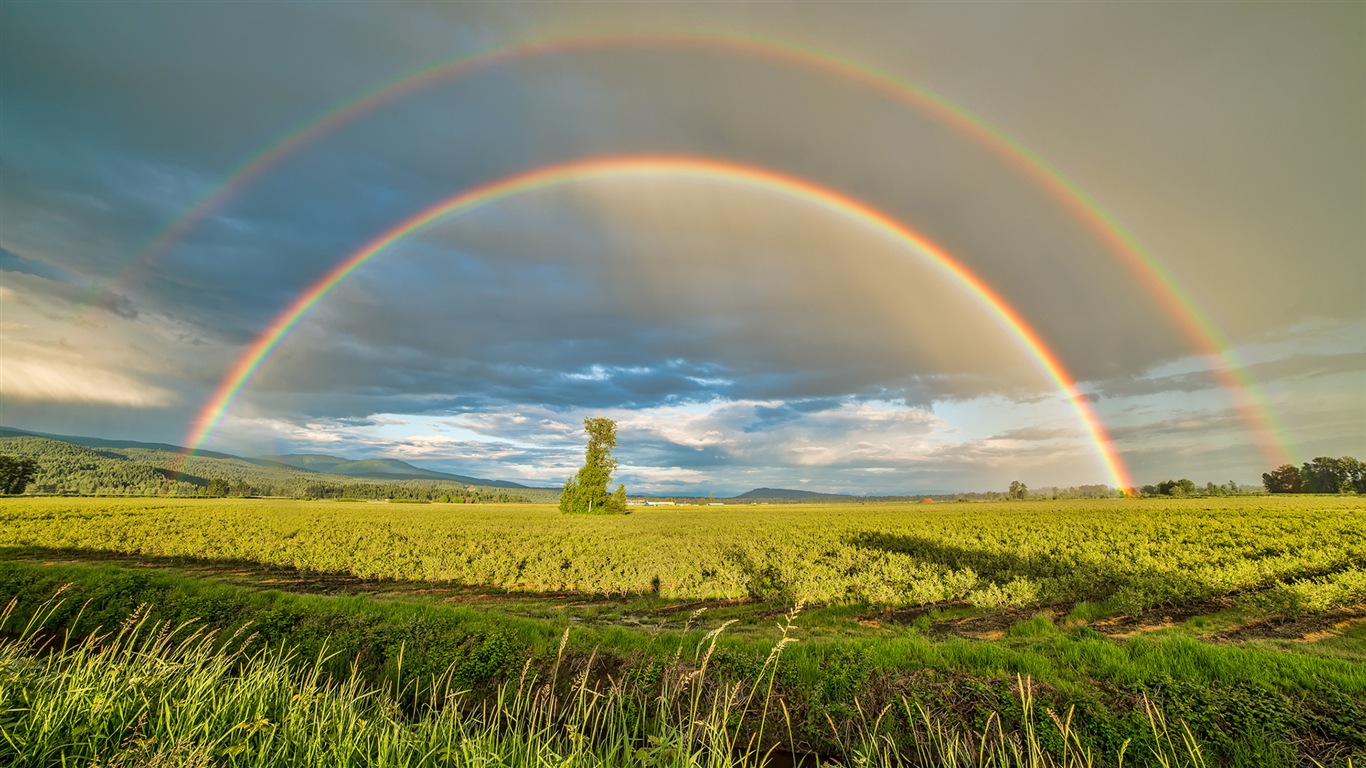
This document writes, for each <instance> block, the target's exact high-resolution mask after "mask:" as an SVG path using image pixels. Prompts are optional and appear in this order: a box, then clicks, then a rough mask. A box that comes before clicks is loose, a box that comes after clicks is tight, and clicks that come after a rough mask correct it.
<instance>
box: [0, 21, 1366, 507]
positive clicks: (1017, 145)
mask: <svg viewBox="0 0 1366 768" xmlns="http://www.w3.org/2000/svg"><path fill="white" fill-rule="evenodd" d="M493 51H500V53H496V54H491V53H490V52H493ZM462 61H463V62H465V63H463V64H460V63H459V62H462ZM438 65H444V69H439V70H434V69H433V67H436V66H438ZM422 72H434V73H435V74H431V75H428V76H422V75H420V74H419V75H418V77H416V78H415V79H413V78H411V77H410V76H412V75H413V74H414V73H422ZM405 78H408V79H406V80H405ZM394 83H399V85H397V86H392V87H388V89H387V90H380V89H385V88H386V86H390V85H391V84H394ZM374 93H378V94H379V95H378V96H371V97H367V94H374ZM329 115H330V116H331V117H330V118H329ZM1363 136H1366V5H1362V4H1358V3H1314V2H1294V3H1274V2H1269V3H1255V4H1250V3H1199V2H1195V3H1183V4H1138V3H1110V4H1076V3H1030V2H1020V3H866V4H864V3H857V2H840V3H819V2H811V3H779V2H764V3H672V2H662V3H650V4H639V3H613V2H592V3H573V2H565V3H554V4H549V3H469V4H456V3H434V4H391V3H337V4H317V3H279V4H275V3H193V4H190V3H146V2H136V3H123V2H117V0H115V1H113V2H100V3H95V2H70V3H51V2H42V3H38V2H11V1H9V0H0V424H3V425H5V426H9V427H16V428H21V429H28V430H35V431H41V432H47V433H56V434H74V435H86V436H97V437H106V438H116V439H129V440H145V441H156V442H168V443H174V444H178V445H192V447H202V448H210V449H214V450H220V451H227V452H231V453H237V454H240V455H272V454H284V453H327V454H332V455H338V456H345V457H348V458H372V457H388V458H397V459H403V460H406V461H411V462H413V463H415V464H418V465H419V466H423V467H428V468H432V469H438V470H445V471H452V472H458V473H461V474H466V475H474V476H479V477H487V478H495V479H503V480H514V481H520V482H525V483H528V484H532V485H545V486H551V485H558V484H560V483H562V482H563V481H564V479H565V478H566V477H568V476H569V475H570V474H572V473H573V472H574V471H575V470H576V469H577V467H578V466H579V465H580V464H581V463H582V457H583V446H584V442H585V434H584V432H583V429H582V424H583V419H584V418H585V417H589V416H606V417H609V418H612V419H615V420H616V421H617V423H618V426H619V432H618V446H617V449H616V451H615V455H616V457H617V459H618V460H619V469H618V479H619V480H620V481H621V482H624V483H625V484H626V485H627V487H628V489H630V490H632V491H639V492H649V493H659V494H669V493H678V494H683V493H715V494H717V495H726V494H733V493H739V492H743V491H745V490H748V489H750V488H755V487H785V488H801V489H807V490H813V491H823V492H842V493H867V494H890V493H917V492H929V491H941V492H942V491H981V490H1003V489H1004V488H1005V487H1006V486H1007V485H1009V483H1010V481H1012V480H1017V479H1018V480H1021V481H1023V482H1025V483H1026V484H1027V485H1029V486H1031V487H1039V486H1050V485H1053V486H1068V485H1079V484H1094V483H1106V484H1109V485H1117V484H1119V480H1120V479H1123V480H1125V481H1127V482H1132V483H1133V484H1136V485H1141V484H1148V483H1156V482H1158V481H1161V480H1164V479H1168V478H1176V477H1189V478H1191V479H1193V480H1195V481H1196V482H1198V483H1200V484H1203V483H1205V482H1211V481H1212V482H1215V483H1221V484H1222V483H1225V482H1227V481H1229V480H1234V481H1236V482H1239V483H1256V482H1258V479H1259V477H1260V474H1261V473H1262V472H1264V471H1268V470H1269V469H1271V468H1273V467H1274V466H1276V465H1277V464H1279V463H1281V462H1284V461H1291V462H1295V463H1298V462H1301V461H1305V460H1308V459H1311V458H1313V457H1316V456H1341V455H1355V456H1359V457H1363V456H1366V309H1364V307H1366V303H1363V301H1362V297H1363V295H1366V258H1363V255H1364V254H1366V141H1363V140H1362V137H1363ZM641 157H654V158H660V157H667V158H670V160H669V161H668V162H656V163H655V164H654V165H648V164H647V165H648V167H645V165H641V164H640V163H639V162H637V167H636V168H635V170H634V171H626V172H621V171H612V170H610V169H609V168H608V166H609V165H610V164H611V163H610V162H609V161H610V160H611V159H613V158H615V159H616V160H617V161H620V162H618V166H619V165H621V164H623V163H625V164H628V165H629V162H630V161H622V160H621V159H622V158H641ZM573 163H580V164H584V163H587V164H593V163H599V165H598V166H595V167H596V168H598V171H597V172H593V173H582V174H578V175H561V176H558V177H555V176H553V174H551V177H548V178H547V180H546V182H545V183H542V184H535V185H529V186H527V187H526V188H520V189H517V190H514V192H513V193H509V194H506V195H503V196H501V197H497V198H496V199H493V198H490V199H480V200H476V201H475V202H477V203H479V204H476V205H470V206H465V207H461V208H458V209H456V210H453V211H452V212H450V213H449V214H447V215H442V216H438V217H435V218H434V219H433V220H432V221H430V222H429V223H427V224H426V225H425V226H423V227H420V228H417V229H415V230H414V231H412V232H409V233H407V234H405V235H404V236H402V237H398V238H396V239H395V240H394V242H393V243H392V244H390V245H389V246H388V247H386V248H383V249H380V250H378V251H377V252H376V253H374V255H372V256H370V257H369V258H367V259H365V260H364V261H363V263H361V264H360V265H359V266H357V267H356V268H355V269H354V270H353V271H351V272H350V273H348V274H347V275H346V276H345V277H344V279H341V280H339V281H338V282H336V284H335V286H333V287H332V288H330V289H329V290H326V291H322V292H320V293H318V295H317V296H316V297H315V298H316V301H313V302H312V303H311V304H309V306H308V307H307V310H306V311H300V312H299V313H298V316H297V318H294V319H293V320H292V324H291V325H289V327H288V330H287V332H285V333H283V334H282V335H281V336H280V338H279V339H278V342H277V343H274V344H273V345H271V346H269V348H268V349H267V350H266V354H264V356H263V358H262V360H261V362H260V364H259V365H257V366H255V367H253V368H251V369H250V375H249V376H246V377H245V379H244V380H243V381H242V382H241V386H240V387H236V388H233V389H231V391H230V392H227V390H225V382H229V383H230V382H231V377H232V376H233V373H234V371H235V370H236V371H241V370H243V367H242V366H243V363H242V360H243V359H244V356H248V355H250V353H251V352H252V350H253V349H258V350H259V349H260V348H261V347H260V339H261V338H262V336H263V334H266V333H268V332H269V330H270V329H271V328H272V326H273V325H278V324H279V323H280V322H281V318H283V317H286V316H287V313H289V312H290V311H291V309H298V308H299V302H301V300H303V299H305V298H307V297H308V296H309V295H310V291H312V290H314V289H316V288H317V286H318V285H319V281H321V280H324V279H325V278H326V277H327V276H328V275H329V273H330V272H332V271H333V270H335V269H336V268H337V267H338V265H341V264H343V263H344V262H346V260H347V259H348V258H351V257H352V256H353V255H355V254H357V253H360V252H362V251H363V249H365V248H366V247H367V245H370V244H372V243H373V242H374V241H375V240H376V238H379V237H380V236H382V235H383V234H384V233H386V232H390V231H391V230H393V229H394V228H395V227H397V226H399V225H400V224H401V223H402V222H404V221H407V220H409V219H411V218H412V217H413V216H415V215H417V214H419V213H420V212H422V211H424V210H427V209H429V208H431V207H432V206H435V205H438V204H440V203H441V202H442V201H447V200H452V199H456V198H457V196H459V195H462V194H468V193H470V192H471V190H478V189H480V188H482V187H485V186H487V185H495V186H496V185H497V184H499V183H501V182H503V181H504V180H507V179H509V178H512V177H515V176H517V175H518V174H527V173H537V172H541V171H543V170H544V169H546V168H553V167H555V166H557V165H563V164H573ZM612 167H617V166H612ZM756 179H768V180H767V181H762V182H759V181H756ZM773 179H780V181H773ZM812 190H814V191H812ZM831 200H836V201H838V203H837V204H832V203H831V202H830V201H831ZM879 222H883V223H879ZM885 222H892V224H890V225H888V224H886V223H885ZM899 233H900V234H899ZM906 233H911V234H913V235H914V238H908V236H907V235H906ZM927 244H928V245H927ZM931 248H932V249H934V250H933V252H932V251H931ZM936 253H937V254H939V255H938V256H936V255H935V254H936ZM955 270H956V271H955ZM964 275H969V276H971V280H970V279H968V278H965V277H964ZM972 280H976V281H978V283H977V284H976V285H977V286H978V287H974V284H973V283H972ZM984 291H985V293H984ZM315 292H316V291H315ZM988 294H989V295H988ZM990 297H995V300H996V301H997V303H996V304H993V303H992V300H990ZM1031 338H1032V339H1034V341H1035V342H1036V343H1034V344H1031V343H1030V339H1031ZM253 345H256V346H253ZM1050 361H1051V362H1052V364H1053V369H1052V370H1050V367H1049V363H1050ZM1060 377H1061V378H1060ZM1060 382H1061V383H1060ZM224 392H227V394H230V395H231V397H226V399H221V400H219V401H217V405H218V406H221V407H217V408H216V409H215V402H216V401H215V396H216V394H219V395H222V394H223V393H224ZM1088 420H1089V421H1088ZM1107 459H1108V460H1109V464H1107ZM1116 468H1118V470H1116Z"/></svg>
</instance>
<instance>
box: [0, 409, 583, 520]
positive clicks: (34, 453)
mask: <svg viewBox="0 0 1366 768" xmlns="http://www.w3.org/2000/svg"><path fill="white" fill-rule="evenodd" d="M77 441H80V442H77ZM82 443H84V444H82ZM0 455H10V456H16V457H19V458H31V459H34V460H35V461H36V462H37V464H38V471H37V473H36V474H35V476H34V477H33V479H32V482H31V483H30V485H29V486H28V491H29V492H30V493H34V492H36V493H75V494H104V495H130V496H142V495H178V496H203V495H213V496H225V495H234V496H248V495H255V496H289V497H295V498H363V499H381V498H388V499H411V500H423V501H520V502H526V501H554V500H555V499H556V498H557V497H558V491H557V490H551V489H542V488H526V487H521V486H516V485H515V484H512V483H500V485H497V486H495V485H492V484H491V483H492V482H497V481H484V480H479V479H478V478H465V477H463V476H461V475H445V474H443V473H437V472H433V473H431V475H434V476H428V475H419V474H416V473H417V472H423V471H424V470H421V469H420V468H419V467H413V466H412V465H409V464H405V463H404V462H395V463H396V464H400V465H402V466H404V467H408V468H410V469H411V470H413V473H408V474H403V473H385V474H380V475H379V476H374V475H371V476H362V475H361V474H360V472H359V471H358V469H357V468H354V467H353V468H352V471H353V472H356V474H344V473H335V472H329V471H315V470H312V469H307V468H301V467H296V466H291V465H289V464H287V463H284V462H281V461H276V460H274V459H251V458H241V457H237V456H231V455H229V454H224V453H207V452H206V453H199V454H196V455H195V456H194V457H193V458H191V459H189V460H188V461H185V462H184V465H183V466H182V461H184V460H183V455H182V453H181V451H180V449H179V448H177V447H176V446H171V445H162V444H156V443H133V442H120V441H113V440H99V439H97V438H72V439H69V440H68V439H59V438H58V437H57V436H38V435H34V434H28V433H24V432H22V431H20V430H14V429H8V428H3V427H0ZM338 461H339V462H340V463H342V464H351V465H358V464H359V465H362V467H361V469H363V465H364V464H365V462H351V461H349V460H347V459H338Z"/></svg>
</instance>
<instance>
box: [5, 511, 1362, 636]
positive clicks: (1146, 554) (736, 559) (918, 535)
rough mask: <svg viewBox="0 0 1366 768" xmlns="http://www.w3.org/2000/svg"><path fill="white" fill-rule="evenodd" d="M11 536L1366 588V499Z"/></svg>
mask: <svg viewBox="0 0 1366 768" xmlns="http://www.w3.org/2000/svg"><path fill="white" fill-rule="evenodd" d="M0 521H2V522H3V526H0V546H6V547H25V548H46V549H54V550H88V551H91V552H111V553H125V554H136V555H155V556H162V557H177V558H186V559H198V560H205V561H242V562H247V563H259V564H262V565H270V566H288V567H290V568H294V569H298V570H300V571H306V572H317V573H323V574H336V575H344V576H353V577H357V578H361V579H387V580H398V581H439V582H451V583H455V584H463V585H475V586H485V587H496V588H500V589H505V590H513V591H530V592H572V593H580V594H583V595H587V596H625V595H632V594H654V595H658V596H659V597H662V598H673V599H680V600H711V599H735V598H760V599H765V600H777V601H787V602H795V601H799V600H800V601H805V602H807V603H820V604H825V603H867V604H871V605H875V606H886V607H914V606H921V605H928V604H934V603H944V602H950V601H964V602H965V603H966V604H968V605H972V606H975V607H979V608H1004V607H1010V608H1028V607H1033V606H1046V605H1060V604H1068V603H1077V602H1081V601H1090V602H1101V603H1106V604H1108V605H1111V606H1112V607H1113V608H1114V609H1115V610H1117V611H1138V610H1143V609H1147V608H1153V607H1157V606H1166V605H1177V604H1182V603H1188V602H1191V601H1195V600H1206V599H1210V598H1216V597H1224V596H1231V595H1241V594H1245V593H1248V592H1251V591H1256V590H1268V589H1274V590H1275V591H1277V592H1278V593H1283V594H1284V599H1286V600H1294V601H1299V602H1302V603H1304V605H1306V606H1311V607H1314V608H1320V609H1322V608H1329V607H1333V606H1335V605H1340V604H1343V603H1345V602H1351V601H1353V600H1360V599H1361V598H1362V597H1363V596H1366V591H1363V590H1366V571H1363V567H1364V566H1366V533H1363V529H1366V525H1363V523H1366V504H1364V503H1363V502H1362V500H1360V499H1358V498H1356V497H1297V498H1276V497H1242V498H1202V499H1188V500H1150V499H1144V500H1134V501H1127V500H1118V499H1116V500H1102V501H1094V500H1092V501H1063V502H1049V501H1037V502H1024V503H997V504H984V503H957V504H955V503H947V504H867V505H860V504H838V505H824V506H818V505H778V506H748V505H732V506H723V507H716V506H696V507H638V508H635V509H634V511H633V513H632V514H630V515H627V516H624V517H583V516H566V515H562V514H560V513H559V512H558V511H557V510H556V508H555V507H554V506H553V505H549V504H545V505H450V504H420V505H419V504H388V503H355V502H353V503H346V502H327V501H320V502H299V501H282V500H269V499H246V500H187V501H172V500H166V499H131V500H122V499H119V500H115V499H62V498H35V499H26V500H17V501H6V502H4V504H3V506H0Z"/></svg>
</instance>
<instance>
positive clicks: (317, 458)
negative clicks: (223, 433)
mask: <svg viewBox="0 0 1366 768" xmlns="http://www.w3.org/2000/svg"><path fill="white" fill-rule="evenodd" d="M261 460H262V461H272V462H276V463H279V464H285V465H288V466H291V467H297V468H299V469H306V470H311V471H314V472H327V473H328V474H333V475H346V476H348V477H368V478H374V479H376V480H407V479H411V478H423V479H426V480H449V481H451V482H456V483H465V484H466V485H482V486H487V487H489V488H523V489H524V488H527V487H528V486H525V485H522V484H521V483H513V482H510V481H507V480H486V479H484V478H479V477H468V476H466V475H455V474H451V473H449V472H437V471H436V470H432V469H423V468H422V467H415V466H413V465H412V464H409V463H408V462H406V461H399V460H398V459H360V460H355V461H353V460H351V459H344V458H341V457H340V456H327V455H325V454H320V453H289V454H285V455H283V456H262V457H261Z"/></svg>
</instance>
